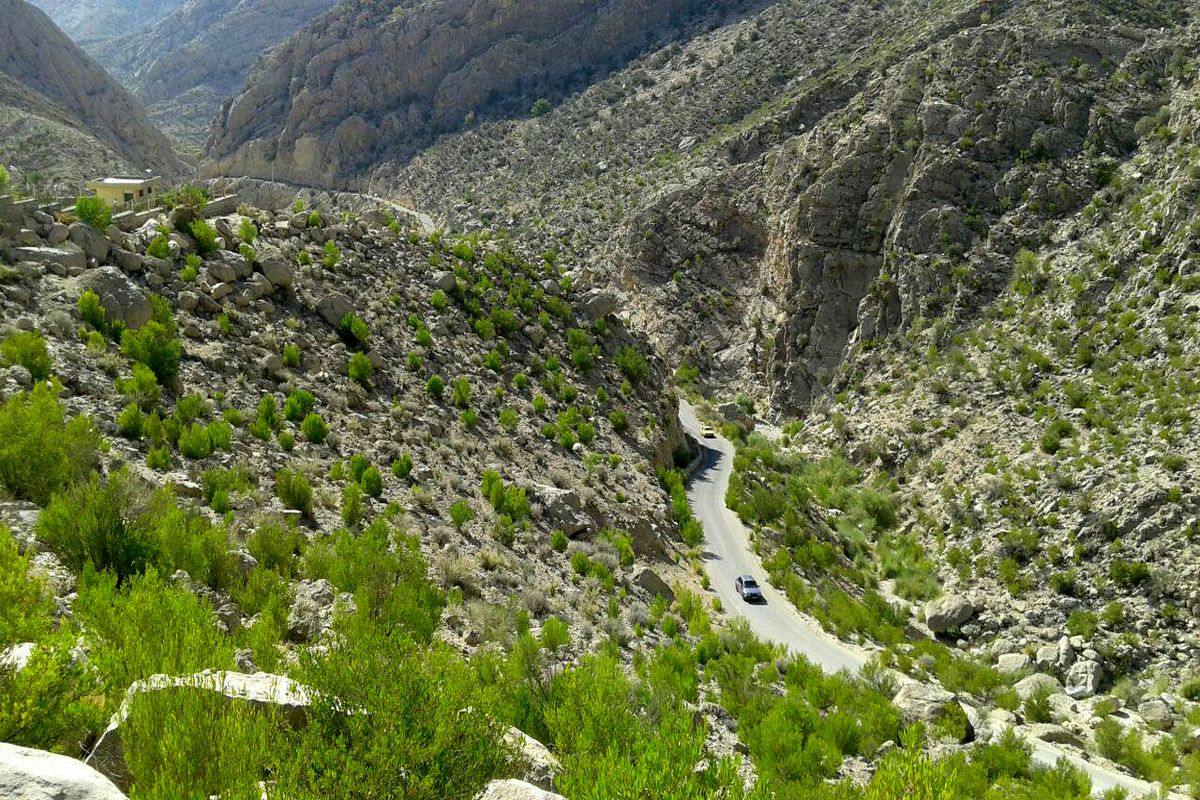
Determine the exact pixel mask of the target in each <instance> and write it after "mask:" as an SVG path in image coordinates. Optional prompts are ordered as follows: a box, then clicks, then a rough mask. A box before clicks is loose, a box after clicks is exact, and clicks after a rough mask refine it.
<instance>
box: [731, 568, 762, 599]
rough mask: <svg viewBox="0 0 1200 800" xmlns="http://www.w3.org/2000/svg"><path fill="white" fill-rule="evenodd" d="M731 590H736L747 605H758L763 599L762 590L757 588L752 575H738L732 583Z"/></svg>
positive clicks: (756, 582)
mask: <svg viewBox="0 0 1200 800" xmlns="http://www.w3.org/2000/svg"><path fill="white" fill-rule="evenodd" d="M733 588H735V589H737V593H738V594H740V595H741V596H742V599H743V600H745V601H746V602H747V603H759V602H762V601H763V600H764V599H765V598H764V597H763V593H762V589H761V588H760V587H759V585H758V581H756V580H754V576H753V575H739V576H738V578H737V580H736V581H734V582H733Z"/></svg>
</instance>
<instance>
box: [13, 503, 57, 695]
mask: <svg viewBox="0 0 1200 800" xmlns="http://www.w3.org/2000/svg"><path fill="white" fill-rule="evenodd" d="M53 612H54V604H53V603H52V602H51V600H50V595H49V594H48V593H47V592H46V585H45V579H44V578H43V577H42V576H41V575H40V574H38V573H35V572H31V571H30V559H29V557H28V556H22V555H21V554H20V552H19V551H18V550H17V543H16V541H15V540H14V539H13V537H12V534H10V533H9V532H8V528H6V527H4V526H3V525H0V650H3V649H4V648H6V647H8V646H9V645H12V644H17V643H19V642H36V641H39V640H40V639H41V638H42V637H43V636H44V635H45V634H47V633H49V631H50V624H51V619H52V616H51V615H52V614H53ZM2 672H3V670H0V673H2Z"/></svg>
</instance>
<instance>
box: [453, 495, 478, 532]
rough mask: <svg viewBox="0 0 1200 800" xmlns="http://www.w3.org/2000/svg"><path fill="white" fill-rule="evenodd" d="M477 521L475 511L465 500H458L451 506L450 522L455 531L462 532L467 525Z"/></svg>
mask: <svg viewBox="0 0 1200 800" xmlns="http://www.w3.org/2000/svg"><path fill="white" fill-rule="evenodd" d="M473 519H475V509H473V508H471V504H470V503H468V502H467V501H466V500H465V499H464V500H458V501H456V502H454V503H453V504H452V505H451V506H450V521H451V522H452V523H454V527H455V529H457V530H459V531H461V530H462V529H463V528H464V527H466V525H467V523H468V522H470V521H471V520H473Z"/></svg>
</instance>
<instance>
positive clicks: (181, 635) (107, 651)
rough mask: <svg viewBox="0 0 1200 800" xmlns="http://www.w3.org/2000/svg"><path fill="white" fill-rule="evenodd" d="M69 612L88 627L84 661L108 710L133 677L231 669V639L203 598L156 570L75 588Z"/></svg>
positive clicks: (88, 583) (93, 581)
mask: <svg viewBox="0 0 1200 800" xmlns="http://www.w3.org/2000/svg"><path fill="white" fill-rule="evenodd" d="M73 611H74V614H75V617H76V618H77V619H78V621H79V623H80V624H81V625H82V626H83V627H84V628H85V629H86V630H87V631H88V635H89V642H91V647H90V648H89V650H88V661H89V664H90V665H91V666H92V667H94V668H95V670H96V674H97V677H98V678H99V681H100V685H101V688H102V691H103V692H104V694H105V696H106V697H107V698H108V701H109V708H110V710H115V706H116V704H117V703H118V702H119V701H120V699H121V698H122V697H123V696H124V694H125V691H126V690H127V689H128V688H129V686H130V685H131V684H133V683H134V682H135V681H138V680H142V679H144V678H148V677H150V676H151V675H157V674H167V675H190V674H192V673H195V672H200V671H202V670H205V669H232V668H233V649H234V648H233V643H232V640H231V639H229V638H228V637H226V636H225V635H224V634H222V633H221V631H220V629H219V628H218V627H217V620H216V616H215V615H214V612H213V609H212V606H211V605H210V604H209V603H208V601H207V600H202V599H200V598H198V597H196V596H195V595H193V594H192V593H191V592H190V591H189V590H188V589H186V588H185V587H181V586H172V585H170V584H168V583H167V581H166V580H164V579H163V578H161V577H159V573H158V572H157V571H156V570H150V571H149V572H147V573H146V574H145V575H142V576H136V577H132V578H130V579H129V580H128V581H126V582H124V583H122V584H120V585H118V583H117V580H116V577H115V576H108V577H107V578H106V577H104V576H100V577H98V578H94V579H92V580H90V581H89V582H87V583H86V584H85V585H84V586H82V587H81V588H80V591H79V597H78V599H76V601H75V604H74V607H73Z"/></svg>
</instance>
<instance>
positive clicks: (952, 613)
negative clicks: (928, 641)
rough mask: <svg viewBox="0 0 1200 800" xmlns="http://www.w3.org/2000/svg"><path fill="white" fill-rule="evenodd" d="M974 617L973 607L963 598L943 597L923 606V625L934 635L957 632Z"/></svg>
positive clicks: (957, 596)
mask: <svg viewBox="0 0 1200 800" xmlns="http://www.w3.org/2000/svg"><path fill="white" fill-rule="evenodd" d="M974 615H975V606H974V605H973V604H972V603H971V601H970V600H968V599H966V598H965V597H962V596H959V595H953V594H947V595H943V596H942V597H939V598H937V599H936V600H930V601H929V602H928V603H926V604H925V624H926V625H928V626H929V630H931V631H933V632H934V633H947V632H950V631H955V630H958V628H959V627H960V626H961V625H963V624H964V623H965V622H966V621H967V620H969V619H971V617H972V616H974Z"/></svg>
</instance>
